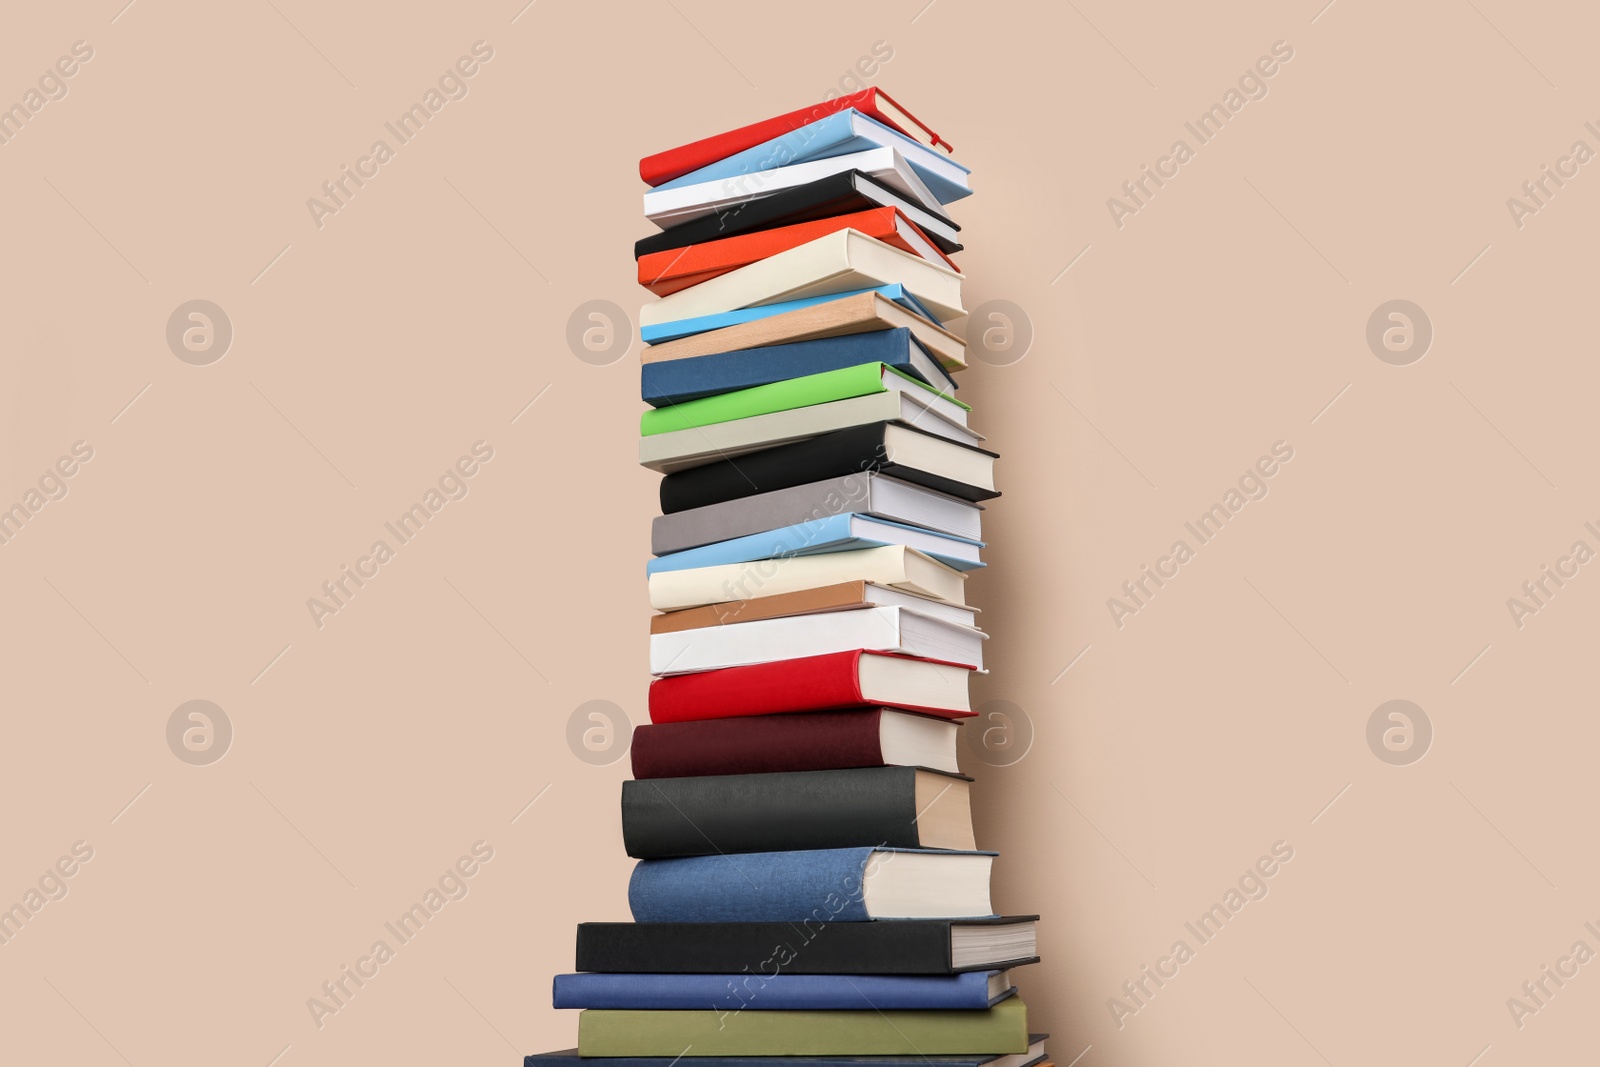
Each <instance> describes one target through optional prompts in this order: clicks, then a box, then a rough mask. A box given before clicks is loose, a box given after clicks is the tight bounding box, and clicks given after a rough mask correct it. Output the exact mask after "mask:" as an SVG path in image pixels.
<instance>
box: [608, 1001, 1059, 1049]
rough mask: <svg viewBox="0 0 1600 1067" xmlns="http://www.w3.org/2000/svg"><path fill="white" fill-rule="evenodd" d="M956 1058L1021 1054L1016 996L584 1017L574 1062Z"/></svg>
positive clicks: (1024, 1035)
mask: <svg viewBox="0 0 1600 1067" xmlns="http://www.w3.org/2000/svg"><path fill="white" fill-rule="evenodd" d="M685 1049H692V1050H693V1055H695V1056H914V1055H924V1056H955V1055H1004V1054H1007V1053H1016V1052H1026V1051H1028V1011H1027V1008H1025V1007H1024V1006H1023V1003H1022V1001H1021V1000H1020V999H1019V998H1017V997H1011V998H1009V999H1007V1000H1002V1001H1001V1002H1000V1003H999V1004H996V1005H995V1006H994V1007H992V1008H988V1009H986V1010H982V1011H733V1012H724V1011H586V1012H584V1013H582V1014H581V1015H579V1016H578V1055H580V1056H666V1057H669V1058H670V1057H674V1056H681V1055H683V1054H684V1050H685Z"/></svg>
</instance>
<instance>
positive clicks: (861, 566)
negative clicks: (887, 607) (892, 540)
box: [650, 545, 967, 611]
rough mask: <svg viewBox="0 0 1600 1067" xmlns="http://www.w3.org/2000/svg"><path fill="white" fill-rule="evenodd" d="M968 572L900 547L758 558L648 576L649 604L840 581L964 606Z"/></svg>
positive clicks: (721, 599)
mask: <svg viewBox="0 0 1600 1067" xmlns="http://www.w3.org/2000/svg"><path fill="white" fill-rule="evenodd" d="M966 580H967V576H966V574H964V573H963V572H961V571H958V570H956V569H955V568H954V567H947V566H945V565H944V564H943V563H940V562H939V561H938V560H936V559H934V558H932V557H931V556H928V555H925V554H924V553H921V552H918V551H917V550H916V549H913V548H907V547H906V546H904V545H885V546H883V547H882V548H860V549H854V550H852V551H849V552H825V553H823V554H821V555H817V556H789V557H787V558H783V559H759V560H753V561H751V562H749V563H724V564H720V565H718V566H714V567H693V568H689V569H685V570H681V571H660V572H658V573H656V574H652V575H650V606H651V607H652V608H655V609H656V610H657V611H678V610H679V609H681V608H699V607H704V606H705V605H707V604H725V603H728V602H729V601H732V600H750V599H752V598H755V597H763V596H777V595H778V594H779V593H794V592H798V591H800V590H802V589H819V588H821V587H822V586H825V585H838V584H839V583H840V582H873V583H876V584H878V585H885V586H888V587H890V588H891V589H899V590H902V591H904V592H907V593H915V594H917V595H919V596H926V597H933V598H935V599H937V600H942V601H944V602H945V603H946V604H956V605H964V604H966V596H965V592H964V589H965V585H966Z"/></svg>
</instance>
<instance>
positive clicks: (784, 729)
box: [629, 709, 883, 778]
mask: <svg viewBox="0 0 1600 1067" xmlns="http://www.w3.org/2000/svg"><path fill="white" fill-rule="evenodd" d="M881 717H882V712H881V711H878V710H877V709H873V710H871V711H815V712H798V713H795V714H791V715H766V716H757V717H754V718H732V719H713V720H708V721H704V722H680V723H671V724H667V725H661V726H655V725H641V726H637V727H635V728H634V731H633V744H632V747H631V748H630V749H629V752H630V753H631V755H632V757H633V776H634V777H635V778H682V777H691V776H695V775H708V774H717V775H721V774H765V773H771V772H781V771H818V770H832V769H836V768H849V767H879V766H882V765H883V751H882V746H881V743H880V740H879V719H880V718H881Z"/></svg>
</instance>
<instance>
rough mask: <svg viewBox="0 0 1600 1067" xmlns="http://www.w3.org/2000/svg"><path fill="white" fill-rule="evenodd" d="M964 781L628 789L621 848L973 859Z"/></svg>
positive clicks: (863, 772) (748, 779)
mask: <svg viewBox="0 0 1600 1067" xmlns="http://www.w3.org/2000/svg"><path fill="white" fill-rule="evenodd" d="M971 781H972V779H970V778H968V777H966V776H965V775H959V774H945V773H943V772H941V771H929V770H922V769H919V768H916V767H856V768H852V769H849V770H829V771H790V772H785V773H780V774H723V775H714V776H709V777H698V778H651V779H646V780H644V781H638V780H632V781H626V782H623V783H622V842H623V845H624V847H625V848H626V849H627V850H628V855H630V856H633V857H634V858H635V859H668V858H671V857H674V856H714V855H718V854H721V853H733V852H789V851H798V850H802V849H821V848H869V847H874V846H876V847H881V848H941V849H962V850H971V849H973V848H976V847H977V846H976V843H975V842H974V840H973V836H972V808H971V806H970V804H969V801H968V791H967V784H968V783H969V782H971Z"/></svg>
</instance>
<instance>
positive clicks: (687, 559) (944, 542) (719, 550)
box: [644, 511, 986, 575]
mask: <svg viewBox="0 0 1600 1067" xmlns="http://www.w3.org/2000/svg"><path fill="white" fill-rule="evenodd" d="M885 545H905V546H906V547H907V548H914V549H916V550H917V551H918V552H922V553H924V554H926V555H929V556H932V557H933V558H934V559H936V560H938V561H939V562H940V563H943V564H944V565H945V566H947V567H954V568H955V569H956V570H958V571H970V570H976V569H977V568H979V567H983V566H986V564H984V563H983V562H981V561H980V560H979V559H978V550H979V549H980V548H983V547H985V546H984V542H982V541H973V540H971V539H970V538H966V537H957V536H955V535H954V534H945V533H939V532H937V531H935V530H924V529H923V528H922V527H920V526H907V525H905V524H904V523H899V522H890V521H888V520H887V519H877V518H872V517H871V516H868V515H863V514H861V513H859V512H854V511H847V512H845V513H843V514H842V515H829V516H828V517H827V518H824V519H813V520H812V521H810V522H802V523H797V524H795V525H794V526H785V527H783V528H782V529H778V530H766V531H763V532H762V533H758V534H748V535H746V536H744V537H735V538H734V539H733V540H731V541H718V542H717V543H716V544H714V545H704V546H702V547H700V548H690V549H686V550H684V551H682V552H672V553H669V554H667V555H665V556H659V557H657V558H656V559H653V560H651V561H650V562H649V563H647V564H645V569H644V572H645V574H646V575H650V574H660V573H662V572H663V571H686V570H690V569H692V568H694V567H720V566H722V565H723V564H726V563H752V562H754V561H756V560H758V559H787V558H789V557H790V556H820V555H822V554H823V553H826V552H849V551H852V550H853V549H858V548H883V547H884V546H885Z"/></svg>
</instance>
